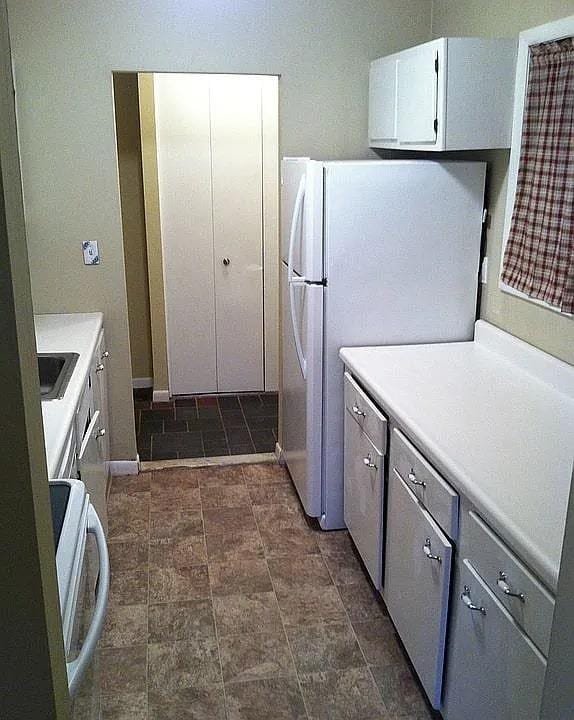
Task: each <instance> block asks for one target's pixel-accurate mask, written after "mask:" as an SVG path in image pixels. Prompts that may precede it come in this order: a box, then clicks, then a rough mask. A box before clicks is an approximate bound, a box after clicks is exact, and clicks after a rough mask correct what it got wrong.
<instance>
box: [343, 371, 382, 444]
mask: <svg viewBox="0 0 574 720" xmlns="http://www.w3.org/2000/svg"><path fill="white" fill-rule="evenodd" d="M345 407H346V409H347V410H348V411H349V413H350V414H351V416H352V417H353V418H354V419H355V421H356V422H357V423H358V424H359V426H360V427H361V428H362V429H363V430H364V431H365V433H366V434H367V435H368V436H369V439H370V440H371V442H372V443H373V445H374V446H375V447H376V448H377V450H378V451H379V452H380V453H382V454H383V455H384V454H385V451H386V449H387V419H386V418H385V416H384V415H383V414H382V413H381V411H380V410H379V409H378V408H377V407H376V405H375V404H374V403H373V401H372V400H371V399H370V398H369V397H368V396H367V394H366V393H365V392H364V391H363V390H361V388H360V387H359V386H358V384H357V383H356V382H355V381H354V380H353V378H352V377H351V375H350V374H349V373H348V372H346V373H345Z"/></svg>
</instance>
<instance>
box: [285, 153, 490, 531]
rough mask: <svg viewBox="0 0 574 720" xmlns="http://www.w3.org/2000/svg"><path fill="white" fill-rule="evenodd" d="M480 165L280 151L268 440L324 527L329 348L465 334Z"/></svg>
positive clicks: (335, 478) (336, 506) (333, 432)
mask: <svg viewBox="0 0 574 720" xmlns="http://www.w3.org/2000/svg"><path fill="white" fill-rule="evenodd" d="M485 171H486V165H485V163H480V162H438V161H431V160H374V161H346V162H318V161H313V160H310V159H309V158H284V159H283V161H282V166H281V193H282V196H281V201H282V205H281V221H282V222H281V224H282V229H281V261H282V262H281V293H282V341H283V345H282V347H283V351H282V390H281V393H282V396H281V408H282V431H281V436H280V438H279V449H280V451H281V455H282V457H283V459H284V461H285V462H286V464H287V468H288V469H289V472H290V474H291V477H292V479H293V482H294V484H295V487H296V489H297V492H298V493H299V497H300V499H301V502H302V504H303V506H304V508H305V511H306V512H307V514H308V515H310V516H312V517H317V518H318V519H319V522H320V525H321V527H322V528H323V529H325V530H329V529H335V528H342V527H344V521H343V416H344V412H343V411H344V403H343V365H342V363H341V361H340V359H339V355H338V352H339V348H341V347H342V346H362V345H363V346H364V345H398V344H401V345H403V344H410V343H428V342H449V341H462V340H470V339H472V335H473V326H474V321H475V317H476V302H477V287H478V273H479V259H480V246H481V235H482V223H483V198H484V181H485Z"/></svg>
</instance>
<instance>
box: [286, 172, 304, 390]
mask: <svg viewBox="0 0 574 720" xmlns="http://www.w3.org/2000/svg"><path fill="white" fill-rule="evenodd" d="M304 198H305V175H303V176H302V177H301V180H300V181H299V187H298V188H297V197H296V198H295V207H294V208H293V217H292V218H291V231H290V233H289V254H288V257H287V282H288V283H289V305H290V313H289V314H290V316H291V327H292V329H293V337H294V339H295V350H296V352H297V360H298V361H299V367H300V368H301V374H302V375H303V379H305V380H306V379H307V362H306V360H305V356H304V355H303V346H302V343H301V336H300V334H299V322H298V318H297V314H296V306H295V285H299V284H304V283H305V282H306V281H305V278H296V277H294V275H293V253H294V251H295V236H296V234H297V223H298V222H299V218H300V216H301V211H302V210H303V200H304Z"/></svg>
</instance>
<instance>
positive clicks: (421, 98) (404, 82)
mask: <svg viewBox="0 0 574 720" xmlns="http://www.w3.org/2000/svg"><path fill="white" fill-rule="evenodd" d="M440 42H441V41H437V42H432V43H425V44H424V45H420V46H419V47H416V48H413V49H412V50H409V51H408V52H405V53H403V54H402V55H401V57H400V59H399V60H398V63H397V65H398V72H397V75H398V89H397V117H398V137H399V142H400V143H414V144H417V145H419V144H422V143H429V144H434V143H435V142H436V139H437V124H438V119H437V100H438V67H439V46H440Z"/></svg>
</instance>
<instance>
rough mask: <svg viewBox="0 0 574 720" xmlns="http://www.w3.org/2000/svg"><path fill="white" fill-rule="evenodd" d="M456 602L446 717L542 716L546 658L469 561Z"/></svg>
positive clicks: (513, 719)
mask: <svg viewBox="0 0 574 720" xmlns="http://www.w3.org/2000/svg"><path fill="white" fill-rule="evenodd" d="M453 600H454V603H453V624H452V627H451V628H450V631H449V659H448V668H449V669H448V674H447V683H446V688H445V702H444V709H443V716H444V717H445V719H446V720H462V719H463V718H464V720H486V719H487V718H488V720H538V718H539V712H540V703H541V700H542V689H543V685H544V674H545V671H546V662H545V660H544V658H543V657H542V655H541V654H540V653H539V652H538V650H537V649H536V648H535V647H534V645H533V644H532V643H531V642H530V640H528V638H527V637H526V635H525V634H524V633H523V632H522V631H521V630H520V628H519V627H518V625H517V624H516V623H515V622H514V620H513V619H512V617H511V616H510V615H509V614H508V613H507V612H506V610H505V608H504V607H503V606H502V605H501V603H499V602H498V600H497V598H496V597H495V596H494V594H493V593H492V592H491V591H490V590H489V588H488V587H487V585H486V584H485V583H484V582H483V580H482V578H481V577H480V576H479V575H478V573H477V572H476V570H475V568H473V567H472V564H471V563H470V562H469V561H468V560H464V562H463V563H462V566H461V578H460V587H459V592H458V596H457V597H456V598H453ZM468 603H471V604H472V606H474V608H478V609H472V607H470V606H469V605H468ZM481 608H482V610H481Z"/></svg>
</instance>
